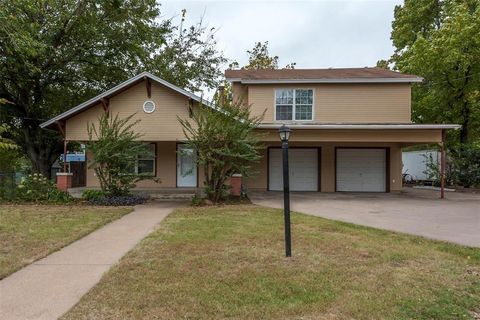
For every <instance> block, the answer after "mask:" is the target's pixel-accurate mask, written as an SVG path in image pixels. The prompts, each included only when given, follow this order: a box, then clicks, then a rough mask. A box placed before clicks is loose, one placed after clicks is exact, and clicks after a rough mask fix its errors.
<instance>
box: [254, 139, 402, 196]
mask: <svg viewBox="0 0 480 320" xmlns="http://www.w3.org/2000/svg"><path fill="white" fill-rule="evenodd" d="M267 146H275V147H278V146H280V145H279V144H278V143H274V144H267ZM290 146H291V147H320V148H321V151H320V152H321V155H320V159H321V163H320V165H321V178H320V179H321V183H320V186H321V191H322V192H335V147H388V148H390V191H391V192H398V191H400V190H401V188H402V152H401V147H400V145H399V144H398V143H375V142H368V143H367V142H364V143H318V142H292V143H291V144H290ZM263 155H264V156H263V158H262V160H261V161H260V162H259V163H258V164H255V165H254V167H253V170H254V171H256V172H257V174H256V175H255V176H253V177H251V178H249V179H246V180H245V184H246V186H247V188H248V189H252V190H266V189H267V188H268V170H267V166H268V163H267V161H268V160H267V151H266V150H265V151H264V153H263Z"/></svg>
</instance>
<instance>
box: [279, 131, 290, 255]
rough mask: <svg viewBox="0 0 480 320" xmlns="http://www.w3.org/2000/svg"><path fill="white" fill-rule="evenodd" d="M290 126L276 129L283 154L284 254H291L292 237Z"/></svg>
mask: <svg viewBox="0 0 480 320" xmlns="http://www.w3.org/2000/svg"><path fill="white" fill-rule="evenodd" d="M291 131H292V130H290V128H288V127H287V126H285V125H283V126H282V127H281V128H280V129H278V133H279V134H280V140H281V141H282V155H283V210H284V219H285V256H287V257H291V256H292V239H291V235H290V181H289V176H288V139H289V138H290V132H291Z"/></svg>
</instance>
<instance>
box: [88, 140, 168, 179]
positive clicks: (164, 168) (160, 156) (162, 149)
mask: <svg viewBox="0 0 480 320" xmlns="http://www.w3.org/2000/svg"><path fill="white" fill-rule="evenodd" d="M87 159H92V155H91V154H90V153H88V154H87ZM176 161H177V160H176V142H174V141H169V142H157V158H156V168H157V175H156V176H157V178H159V179H160V183H157V182H155V181H152V180H144V181H140V182H138V183H137V187H139V188H175V187H176V181H177V180H176V179H177V177H176V173H177V171H176V170H177V169H176V168H177V167H176V166H177V164H176ZM98 186H99V182H98V179H97V177H96V176H95V172H94V170H93V169H90V168H88V169H87V187H98Z"/></svg>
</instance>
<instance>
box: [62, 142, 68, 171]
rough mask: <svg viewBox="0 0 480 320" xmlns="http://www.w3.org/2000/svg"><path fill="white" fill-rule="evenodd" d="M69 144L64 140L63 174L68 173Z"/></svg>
mask: <svg viewBox="0 0 480 320" xmlns="http://www.w3.org/2000/svg"><path fill="white" fill-rule="evenodd" d="M67 144H68V141H67V140H66V139H63V172H67Z"/></svg>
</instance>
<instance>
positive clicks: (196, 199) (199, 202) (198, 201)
mask: <svg viewBox="0 0 480 320" xmlns="http://www.w3.org/2000/svg"><path fill="white" fill-rule="evenodd" d="M191 201H192V202H191V205H192V206H194V207H199V206H203V205H204V204H205V199H204V198H202V197H200V196H198V195H194V196H193V197H192V200H191Z"/></svg>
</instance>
